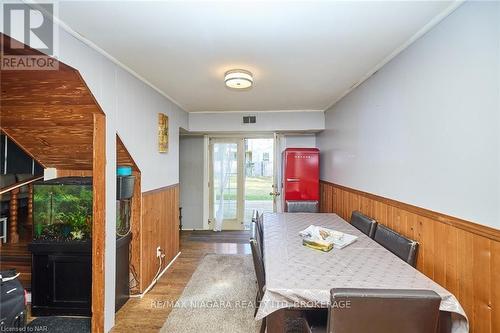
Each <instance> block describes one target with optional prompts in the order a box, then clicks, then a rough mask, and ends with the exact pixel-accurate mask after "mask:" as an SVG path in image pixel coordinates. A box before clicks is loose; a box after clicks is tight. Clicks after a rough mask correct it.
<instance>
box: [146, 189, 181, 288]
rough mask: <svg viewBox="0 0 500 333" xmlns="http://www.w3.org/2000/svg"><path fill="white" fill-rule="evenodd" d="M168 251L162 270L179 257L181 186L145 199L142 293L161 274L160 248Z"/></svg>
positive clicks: (153, 194) (152, 192) (148, 195)
mask: <svg viewBox="0 0 500 333" xmlns="http://www.w3.org/2000/svg"><path fill="white" fill-rule="evenodd" d="M157 246H160V248H161V249H162V250H163V251H164V254H165V259H164V260H163V265H162V269H163V268H165V267H166V266H167V264H168V263H169V262H170V261H171V260H172V259H173V258H174V257H175V256H176V255H177V253H179V185H178V184H176V185H172V186H168V187H164V188H161V189H156V190H153V191H149V192H144V193H143V195H142V230H141V290H142V291H143V290H144V289H145V288H147V286H148V285H149V284H150V283H151V282H152V281H153V279H154V276H155V274H156V272H157V271H158V259H157V258H156V248H157Z"/></svg>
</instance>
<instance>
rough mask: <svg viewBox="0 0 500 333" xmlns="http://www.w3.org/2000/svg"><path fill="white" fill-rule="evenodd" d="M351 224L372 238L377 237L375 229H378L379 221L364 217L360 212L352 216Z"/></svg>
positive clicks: (356, 211) (354, 212)
mask: <svg viewBox="0 0 500 333" xmlns="http://www.w3.org/2000/svg"><path fill="white" fill-rule="evenodd" d="M351 224H352V225H353V226H354V227H356V229H358V230H359V231H361V232H362V233H364V234H365V235H367V236H368V237H370V238H372V239H373V237H374V236H375V229H376V228H377V221H375V220H374V219H372V218H370V217H368V216H366V215H364V214H363V213H361V212H360V211H358V210H355V211H353V212H352V214H351Z"/></svg>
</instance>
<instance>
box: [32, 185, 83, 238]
mask: <svg viewBox="0 0 500 333" xmlns="http://www.w3.org/2000/svg"><path fill="white" fill-rule="evenodd" d="M91 234H92V178H91V177H64V178H56V179H51V180H48V181H43V182H36V183H34V185H33V239H34V240H48V241H85V240H88V239H90V238H91Z"/></svg>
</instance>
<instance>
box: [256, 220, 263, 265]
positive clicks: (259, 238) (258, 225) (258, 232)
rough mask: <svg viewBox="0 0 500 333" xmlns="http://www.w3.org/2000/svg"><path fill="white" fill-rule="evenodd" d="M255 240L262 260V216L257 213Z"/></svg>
mask: <svg viewBox="0 0 500 333" xmlns="http://www.w3.org/2000/svg"><path fill="white" fill-rule="evenodd" d="M256 225H257V237H258V238H257V240H258V242H259V246H260V253H261V254H262V258H264V214H259V213H257V221H256Z"/></svg>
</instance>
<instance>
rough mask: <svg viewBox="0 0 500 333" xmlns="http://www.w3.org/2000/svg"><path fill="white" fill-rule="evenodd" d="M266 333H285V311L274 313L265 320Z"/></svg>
mask: <svg viewBox="0 0 500 333" xmlns="http://www.w3.org/2000/svg"><path fill="white" fill-rule="evenodd" d="M266 327H267V333H285V309H280V310H277V311H274V312H273V313H271V314H270V315H268V316H267V318H266Z"/></svg>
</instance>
